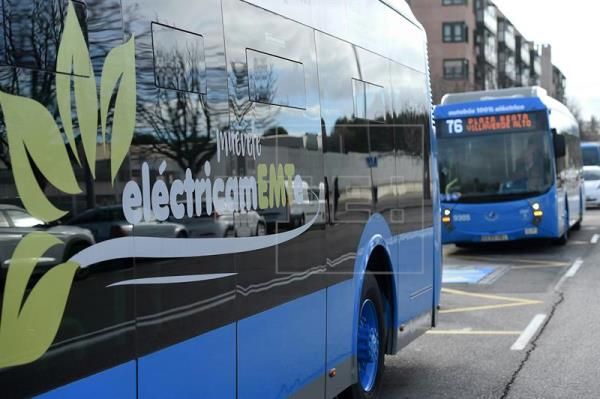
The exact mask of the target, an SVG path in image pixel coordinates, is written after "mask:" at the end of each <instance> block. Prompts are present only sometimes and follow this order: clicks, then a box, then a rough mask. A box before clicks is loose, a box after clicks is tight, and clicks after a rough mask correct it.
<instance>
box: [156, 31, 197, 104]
mask: <svg viewBox="0 0 600 399" xmlns="http://www.w3.org/2000/svg"><path fill="white" fill-rule="evenodd" d="M152 45H153V50H154V74H155V81H156V86H158V87H162V88H165V89H174V90H183V91H189V92H194V93H203V94H206V63H205V61H204V39H203V38H202V36H201V35H198V34H195V33H191V32H186V31H183V30H179V29H175V28H171V27H168V26H165V25H161V24H157V23H153V24H152Z"/></svg>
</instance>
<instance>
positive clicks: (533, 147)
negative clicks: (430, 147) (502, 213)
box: [439, 130, 553, 202]
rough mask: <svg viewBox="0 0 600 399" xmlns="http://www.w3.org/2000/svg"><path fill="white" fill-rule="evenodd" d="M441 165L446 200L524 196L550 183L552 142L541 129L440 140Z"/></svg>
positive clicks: (441, 183) (462, 200) (541, 190)
mask: <svg viewBox="0 0 600 399" xmlns="http://www.w3.org/2000/svg"><path fill="white" fill-rule="evenodd" d="M439 167H440V191H441V194H442V199H443V200H445V201H455V202H486V201H503V200H511V199H516V198H525V197H527V196H531V195H537V194H541V193H543V192H545V191H546V190H548V188H550V185H551V184H552V181H553V178H552V172H553V168H552V162H551V157H550V143H549V139H548V135H547V134H546V133H545V132H544V131H541V130H538V131H530V132H518V133H515V132H510V133H494V134H483V135H470V136H460V137H457V138H454V137H453V138H441V139H440V140H439Z"/></svg>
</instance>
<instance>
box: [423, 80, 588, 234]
mask: <svg viewBox="0 0 600 399" xmlns="http://www.w3.org/2000/svg"><path fill="white" fill-rule="evenodd" d="M434 117H435V120H436V131H437V138H438V151H439V154H438V162H439V164H438V167H439V176H440V197H441V208H442V214H441V218H442V222H443V227H442V240H443V242H444V243H455V244H458V245H461V244H468V243H479V242H494V241H509V240H520V239H531V238H551V239H555V240H557V241H558V242H560V243H565V242H566V240H567V239H568V235H569V230H570V229H577V228H579V226H580V225H581V222H582V219H583V214H584V208H585V206H584V201H585V194H584V191H585V190H584V187H583V178H582V157H581V149H580V140H579V127H578V125H577V122H576V121H575V119H574V118H573V116H572V115H571V113H570V112H569V111H568V110H567V108H566V107H565V106H564V105H563V104H561V103H560V102H558V101H556V100H555V99H553V98H551V97H549V96H548V95H547V93H546V91H545V90H544V89H542V88H539V87H525V88H515V89H501V90H493V91H485V92H469V93H461V94H448V95H446V96H444V98H443V99H442V103H441V105H439V106H436V108H435V112H434Z"/></svg>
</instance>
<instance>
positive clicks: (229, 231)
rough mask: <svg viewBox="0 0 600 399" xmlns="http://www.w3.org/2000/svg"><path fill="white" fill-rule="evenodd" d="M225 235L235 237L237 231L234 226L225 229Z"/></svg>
mask: <svg viewBox="0 0 600 399" xmlns="http://www.w3.org/2000/svg"><path fill="white" fill-rule="evenodd" d="M223 237H225V238H228V237H235V231H234V230H233V229H232V228H228V229H227V230H226V231H225V235H223Z"/></svg>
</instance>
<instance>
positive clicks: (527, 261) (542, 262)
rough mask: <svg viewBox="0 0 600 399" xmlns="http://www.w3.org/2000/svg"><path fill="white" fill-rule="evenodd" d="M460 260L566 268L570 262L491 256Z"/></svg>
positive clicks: (468, 257)
mask: <svg viewBox="0 0 600 399" xmlns="http://www.w3.org/2000/svg"><path fill="white" fill-rule="evenodd" d="M460 258H462V259H465V260H473V261H480V262H490V263H494V262H495V263H498V262H502V264H507V263H517V264H519V263H520V264H522V263H525V264H539V265H555V266H557V267H558V266H566V265H568V264H569V263H568V262H560V261H555V260H544V259H526V258H525V259H523V258H505V257H491V256H485V257H484V256H460Z"/></svg>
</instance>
